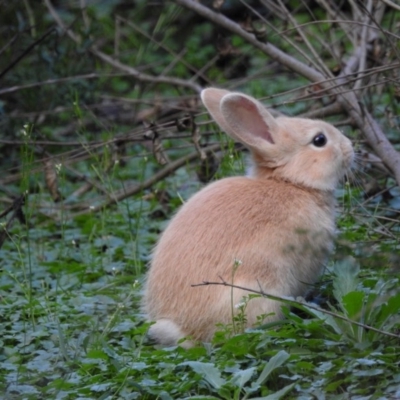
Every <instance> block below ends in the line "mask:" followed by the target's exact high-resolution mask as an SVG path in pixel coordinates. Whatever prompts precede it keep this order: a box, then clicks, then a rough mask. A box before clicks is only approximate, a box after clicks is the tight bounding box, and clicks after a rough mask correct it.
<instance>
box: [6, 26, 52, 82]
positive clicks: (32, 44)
mask: <svg viewBox="0 0 400 400" xmlns="http://www.w3.org/2000/svg"><path fill="white" fill-rule="evenodd" d="M54 31H55V28H50V29H49V30H48V31H47V32H46V33H44V34H43V35H42V36H41V37H40V38H39V39H37V40H35V41H34V42H33V43H31V44H30V45H29V46H28V47H27V48H26V49H25V50H24V51H23V52H22V53H21V54H20V55H19V56H18V57H17V58H16V59H15V60H13V61H12V62H11V64H9V65H8V66H7V67H6V68H5V69H4V70H3V71H1V72H0V78H2V77H3V76H4V75H5V74H6V73H7V72H9V71H10V70H11V69H12V68H13V67H14V66H15V65H17V64H18V63H19V62H20V61H21V60H22V59H23V58H24V57H25V56H26V55H27V54H28V53H30V52H31V51H32V50H33V49H34V48H35V47H36V46H37V45H38V44H39V43H41V42H43V40H44V39H46V38H47V36H49V35H50V34H51V33H53V32H54Z"/></svg>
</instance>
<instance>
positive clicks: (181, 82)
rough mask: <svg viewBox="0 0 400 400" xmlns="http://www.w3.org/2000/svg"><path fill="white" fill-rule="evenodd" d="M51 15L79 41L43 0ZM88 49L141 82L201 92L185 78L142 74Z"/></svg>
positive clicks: (97, 50) (94, 50)
mask: <svg viewBox="0 0 400 400" xmlns="http://www.w3.org/2000/svg"><path fill="white" fill-rule="evenodd" d="M44 2H45V4H46V6H47V8H48V10H49V12H50V14H51V16H52V17H53V18H54V20H55V21H56V23H57V25H58V26H59V27H60V28H61V29H62V30H63V31H64V32H66V33H67V35H68V36H69V37H70V38H71V39H72V40H73V41H74V42H76V43H78V44H79V43H81V39H80V37H79V36H78V35H77V34H75V33H74V32H73V31H72V30H71V29H70V28H68V27H67V26H66V25H65V24H64V22H63V21H62V19H61V18H60V16H59V15H58V13H57V11H56V10H55V8H54V7H53V5H52V3H51V1H50V0H44ZM89 51H90V52H91V53H92V54H93V55H95V56H96V57H98V58H100V59H101V60H103V61H104V62H106V63H107V64H109V65H111V66H113V67H114V68H116V69H118V70H120V71H123V72H127V73H128V74H130V75H131V76H133V77H135V78H136V79H137V80H139V81H142V82H151V83H167V84H169V85H174V86H182V87H187V88H188V89H191V90H193V91H195V92H197V93H200V92H201V89H202V88H201V86H200V85H198V84H196V83H194V82H191V81H188V80H185V79H179V78H174V77H167V76H153V75H148V74H144V73H142V72H140V71H138V70H137V69H136V68H133V67H130V66H129V65H126V64H123V63H121V62H120V61H118V60H116V59H114V58H113V57H111V56H109V55H107V54H105V53H103V52H102V51H100V50H99V49H98V48H97V47H96V46H92V47H90V48H89Z"/></svg>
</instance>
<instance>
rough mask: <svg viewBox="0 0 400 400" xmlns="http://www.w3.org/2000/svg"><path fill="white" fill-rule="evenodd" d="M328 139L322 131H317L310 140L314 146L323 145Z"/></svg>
mask: <svg viewBox="0 0 400 400" xmlns="http://www.w3.org/2000/svg"><path fill="white" fill-rule="evenodd" d="M327 141H328V139H327V138H326V136H325V135H324V134H323V133H318V135H316V136H315V137H314V139H313V141H312V143H313V145H314V146H315V147H324V146H325V145H326V143H327Z"/></svg>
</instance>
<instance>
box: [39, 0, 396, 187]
mask: <svg viewBox="0 0 400 400" xmlns="http://www.w3.org/2000/svg"><path fill="white" fill-rule="evenodd" d="M46 1H47V0H46ZM175 3H177V4H180V5H182V6H184V7H186V8H188V9H190V10H192V11H195V12H196V13H198V14H200V15H202V16H203V17H204V18H207V19H209V20H210V21H212V22H214V23H215V24H217V25H219V26H221V27H223V28H225V29H227V30H229V31H231V32H233V33H235V34H237V35H239V36H240V37H242V38H243V39H245V40H246V41H247V42H248V43H250V44H252V45H253V46H254V47H256V48H258V49H259V50H261V51H262V52H263V53H265V54H266V55H268V56H270V57H271V58H273V59H274V60H276V61H278V62H280V63H281V64H283V65H285V66H286V67H287V68H289V69H291V70H292V71H294V72H297V73H298V74H300V75H302V76H304V77H305V78H307V79H309V80H310V81H312V82H316V83H319V84H321V85H322V86H323V87H328V88H330V90H331V92H333V93H332V94H335V95H338V101H339V102H340V103H341V105H342V107H343V108H344V110H347V112H348V114H349V116H350V117H351V118H352V119H353V120H354V121H355V123H356V124H357V126H358V127H359V129H360V130H361V131H362V132H363V134H364V136H365V137H366V139H367V140H368V143H369V145H370V146H371V147H372V148H373V149H374V150H375V152H376V153H377V155H378V156H379V157H380V158H381V159H382V160H383V161H384V162H385V164H386V166H387V167H388V168H389V170H390V171H391V172H392V173H393V174H394V176H395V179H396V182H397V184H398V185H400V155H399V153H398V152H397V151H396V150H395V149H394V147H393V146H392V144H391V143H390V142H389V140H388V139H387V138H386V136H385V134H384V133H383V131H382V129H381V127H380V126H379V125H378V124H377V123H376V121H375V120H374V119H373V118H372V116H371V115H370V114H369V112H368V111H367V110H366V109H364V108H363V107H362V106H361V105H360V104H359V101H358V99H357V97H356V96H355V94H354V93H338V91H337V90H335V89H332V88H331V84H330V83H328V82H326V79H325V76H324V75H322V74H321V73H319V72H318V71H316V70H315V69H314V68H312V67H309V66H308V65H306V64H304V63H302V62H301V61H299V60H297V59H295V58H293V57H292V56H290V55H288V54H286V53H284V52H283V51H282V50H280V49H278V48H277V47H275V46H274V45H272V44H271V43H262V42H259V41H258V40H257V39H256V37H255V36H254V35H253V34H251V33H248V32H246V31H245V30H243V29H242V28H241V26H240V25H239V24H237V23H236V22H233V21H232V20H230V19H229V18H227V17H225V16H224V15H222V14H218V13H216V12H214V11H212V10H211V9H209V8H207V7H205V6H203V5H202V4H201V3H198V2H196V1H193V0H175Z"/></svg>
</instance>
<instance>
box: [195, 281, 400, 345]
mask: <svg viewBox="0 0 400 400" xmlns="http://www.w3.org/2000/svg"><path fill="white" fill-rule="evenodd" d="M219 278H220V279H221V282H209V281H204V282H202V283H197V284H194V285H191V286H192V287H198V286H208V285H221V286H227V287H230V288H234V289H240V290H245V291H246V292H250V293H256V294H259V295H261V296H264V297H267V298H268V299H271V300H277V301H283V302H285V303H289V304H294V305H300V306H305V307H307V308H311V309H312V310H315V311H318V312H321V313H323V314H328V315H330V316H332V317H335V318H338V319H341V320H343V321H345V322H348V323H350V324H353V325H356V326H359V327H361V328H364V329H368V330H371V331H373V332H376V333H380V334H382V335H386V336H389V337H392V338H395V339H400V335H396V334H395V333H390V332H386V331H382V330H380V329H377V328H374V327H373V326H370V325H365V324H362V323H361V322H357V321H354V320H352V319H349V318H347V317H345V316H343V315H340V314H337V313H334V312H333V311H329V310H325V309H323V308H320V307H317V306H314V305H313V304H310V303H306V302H301V301H298V300H294V299H289V298H287V297H280V296H275V295H272V294H268V293H266V292H264V290H263V289H262V288H261V287H260V290H255V289H249V288H246V287H243V286H239V285H234V284H232V283H228V282H226V281H225V280H224V279H223V278H222V277H221V276H220V277H219Z"/></svg>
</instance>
